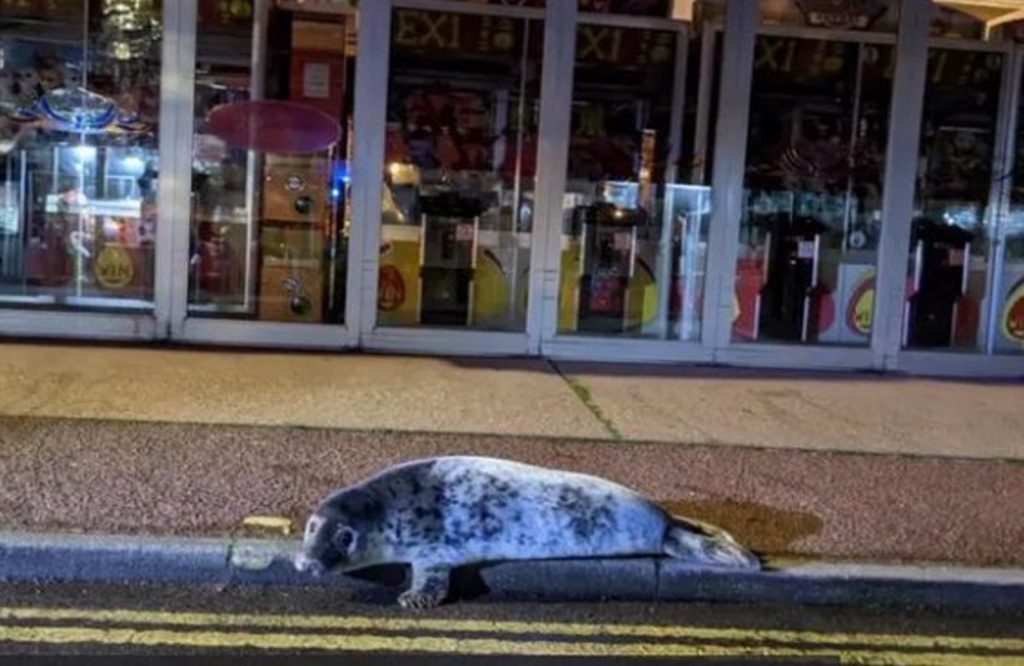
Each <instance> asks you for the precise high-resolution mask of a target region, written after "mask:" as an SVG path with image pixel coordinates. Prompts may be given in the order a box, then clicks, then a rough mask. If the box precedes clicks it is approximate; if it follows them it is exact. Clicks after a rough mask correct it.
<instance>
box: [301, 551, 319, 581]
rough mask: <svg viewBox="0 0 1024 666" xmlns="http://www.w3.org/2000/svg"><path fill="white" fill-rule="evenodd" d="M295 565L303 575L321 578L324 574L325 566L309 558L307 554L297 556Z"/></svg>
mask: <svg viewBox="0 0 1024 666" xmlns="http://www.w3.org/2000/svg"><path fill="white" fill-rule="evenodd" d="M294 564H295V569H296V570H298V571H300V572H302V573H310V574H313V575H314V576H320V575H322V574H323V573H324V565H323V564H321V563H320V562H318V561H316V560H314V559H313V558H310V557H307V556H306V554H305V553H299V554H298V555H296V556H295V560H294Z"/></svg>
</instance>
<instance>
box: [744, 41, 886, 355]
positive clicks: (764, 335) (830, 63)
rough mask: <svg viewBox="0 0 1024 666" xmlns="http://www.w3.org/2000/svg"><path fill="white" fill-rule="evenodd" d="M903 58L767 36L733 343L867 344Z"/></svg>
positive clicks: (859, 46) (760, 57) (858, 46)
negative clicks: (897, 74) (897, 71)
mask: <svg viewBox="0 0 1024 666" xmlns="http://www.w3.org/2000/svg"><path fill="white" fill-rule="evenodd" d="M894 68H895V50H894V48H893V47H892V46H888V45H882V44H865V43H861V42H858V41H855V40H854V41H824V40H818V39H802V38H797V37H776V36H767V35H763V36H759V37H758V38H757V46H756V50H755V62H754V82H753V89H752V94H751V108H752V109H753V110H754V112H753V113H751V115H750V133H749V137H748V148H747V167H746V176H745V183H744V188H745V192H744V194H745V197H746V207H745V215H744V218H743V221H742V225H741V231H740V233H741V237H740V255H739V260H738V264H737V267H736V270H737V277H736V310H735V317H734V320H733V339H734V340H736V341H739V342H787V343H801V344H831V345H852V346H866V345H868V344H869V341H870V336H871V328H872V323H873V318H874V291H875V288H874V282H875V271H876V268H877V262H878V240H879V233H880V231H881V224H882V215H881V206H882V188H883V182H884V173H883V171H884V165H885V149H886V144H887V138H888V125H889V109H890V101H891V98H892V77H893V72H894Z"/></svg>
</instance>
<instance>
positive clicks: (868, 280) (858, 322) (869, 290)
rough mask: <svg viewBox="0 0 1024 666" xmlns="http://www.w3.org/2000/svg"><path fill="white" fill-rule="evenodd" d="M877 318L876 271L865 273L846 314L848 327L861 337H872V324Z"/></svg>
mask: <svg viewBox="0 0 1024 666" xmlns="http://www.w3.org/2000/svg"><path fill="white" fill-rule="evenodd" d="M874 318H875V271H874V270H867V271H864V272H863V273H862V274H861V276H860V280H858V284H857V288H856V289H855V290H854V292H853V296H852V297H851V298H850V306H849V309H848V310H847V312H846V325H847V326H849V327H850V330H851V331H853V332H854V333H857V334H859V335H871V324H872V323H873V321H874Z"/></svg>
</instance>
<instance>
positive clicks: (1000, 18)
mask: <svg viewBox="0 0 1024 666" xmlns="http://www.w3.org/2000/svg"><path fill="white" fill-rule="evenodd" d="M935 4H938V5H943V6H945V7H949V8H950V9H955V10H957V11H960V12H963V13H964V14H967V15H968V16H972V17H974V18H975V19H977V20H979V21H981V22H983V23H984V24H985V27H986V28H987V29H988V30H991V29H993V28H995V27H997V26H1000V25H1003V24H1005V23H1013V22H1014V21H1024V2H1022V0H935Z"/></svg>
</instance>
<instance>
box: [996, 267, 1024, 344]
mask: <svg viewBox="0 0 1024 666" xmlns="http://www.w3.org/2000/svg"><path fill="white" fill-rule="evenodd" d="M999 323H1000V329H1002V331H1003V335H1005V336H1006V338H1007V339H1008V340H1011V341H1013V342H1017V343H1020V344H1022V345H1024V279H1022V280H1021V281H1020V282H1018V283H1017V284H1016V285H1014V287H1013V289H1011V290H1010V295H1009V296H1008V297H1007V299H1006V305H1005V306H1004V307H1003V312H1002V316H1001V317H1000V318H999Z"/></svg>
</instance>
